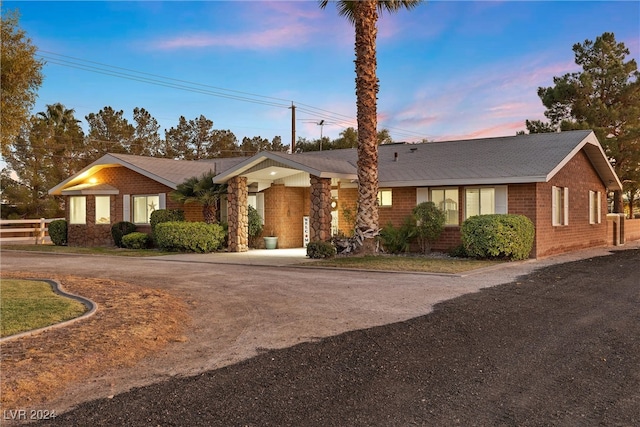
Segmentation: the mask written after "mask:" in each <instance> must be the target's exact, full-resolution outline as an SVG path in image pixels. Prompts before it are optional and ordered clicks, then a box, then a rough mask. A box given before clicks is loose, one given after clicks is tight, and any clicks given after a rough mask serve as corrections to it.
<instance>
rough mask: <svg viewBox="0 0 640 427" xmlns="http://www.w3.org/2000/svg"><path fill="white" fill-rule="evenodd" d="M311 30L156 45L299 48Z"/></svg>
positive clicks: (206, 37) (284, 29)
mask: <svg viewBox="0 0 640 427" xmlns="http://www.w3.org/2000/svg"><path fill="white" fill-rule="evenodd" d="M309 32H310V31H309V29H308V28H307V27H306V26H305V25H302V24H297V25H287V26H286V27H279V28H271V29H267V30H264V31H257V32H249V33H238V34H224V35H215V34H195V35H189V36H181V37H176V38H173V39H169V40H164V41H161V42H159V43H157V44H156V46H157V47H158V48H160V49H165V50H171V49H180V48H203V47H231V48H243V49H265V48H273V47H283V46H288V47H292V46H298V45H301V44H304V42H305V41H306V40H307V38H308V34H309Z"/></svg>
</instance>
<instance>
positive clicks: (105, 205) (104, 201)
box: [96, 196, 111, 224]
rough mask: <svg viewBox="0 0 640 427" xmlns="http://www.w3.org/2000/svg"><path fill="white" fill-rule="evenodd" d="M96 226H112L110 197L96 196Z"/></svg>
mask: <svg viewBox="0 0 640 427" xmlns="http://www.w3.org/2000/svg"><path fill="white" fill-rule="evenodd" d="M96 224H111V197H110V196H96Z"/></svg>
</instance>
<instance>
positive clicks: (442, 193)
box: [430, 188, 460, 225]
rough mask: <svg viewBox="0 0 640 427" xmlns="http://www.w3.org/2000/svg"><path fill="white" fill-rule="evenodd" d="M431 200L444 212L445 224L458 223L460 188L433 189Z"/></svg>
mask: <svg viewBox="0 0 640 427" xmlns="http://www.w3.org/2000/svg"><path fill="white" fill-rule="evenodd" d="M430 199H431V201H432V202H433V203H434V204H435V205H436V207H437V208H438V209H440V210H441V211H442V212H444V215H445V225H458V224H459V223H460V221H459V219H458V189H457V188H437V189H433V190H431V197H430Z"/></svg>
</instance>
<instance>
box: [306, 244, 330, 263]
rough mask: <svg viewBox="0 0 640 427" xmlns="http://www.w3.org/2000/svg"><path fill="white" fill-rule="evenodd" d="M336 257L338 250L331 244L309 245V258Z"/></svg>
mask: <svg viewBox="0 0 640 427" xmlns="http://www.w3.org/2000/svg"><path fill="white" fill-rule="evenodd" d="M335 255H336V248H335V246H333V245H332V244H331V242H322V241H319V240H318V241H315V242H309V243H308V244H307V256H308V257H309V258H312V259H320V258H332V257H334V256H335Z"/></svg>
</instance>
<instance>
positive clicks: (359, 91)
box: [320, 0, 422, 253]
mask: <svg viewBox="0 0 640 427" xmlns="http://www.w3.org/2000/svg"><path fill="white" fill-rule="evenodd" d="M421 2H422V0H385V1H382V0H380V1H379V0H360V1H347V0H339V1H337V2H336V5H337V8H338V14H339V15H341V16H344V17H346V18H347V19H348V20H349V21H351V22H352V23H353V24H354V26H355V34H356V41H355V51H356V61H355V62H356V106H357V119H358V164H357V169H358V211H357V215H356V235H357V236H360V238H361V241H362V247H361V248H360V252H364V253H371V252H376V245H375V236H376V235H377V234H378V230H379V218H378V140H377V127H378V119H377V114H378V111H377V94H378V78H377V77H376V68H377V58H376V37H377V34H378V28H377V22H378V11H380V12H383V11H388V12H396V11H398V10H400V9H403V8H404V9H412V8H414V7H416V6H417V5H418V4H420V3H421ZM327 4H329V0H320V7H321V8H322V9H324V8H325V7H326V6H327Z"/></svg>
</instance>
